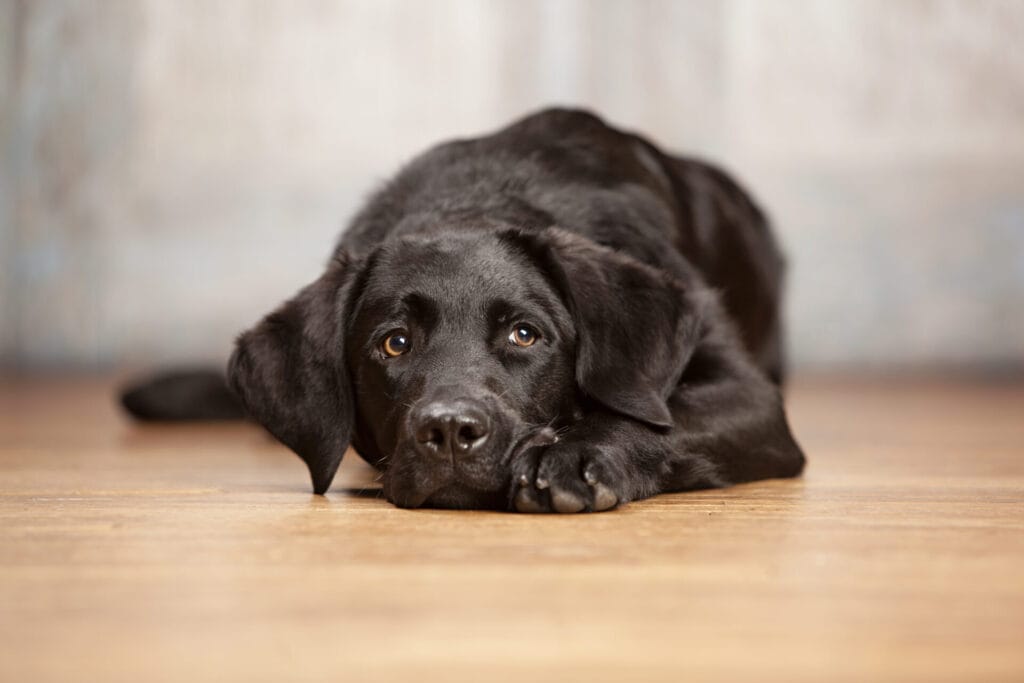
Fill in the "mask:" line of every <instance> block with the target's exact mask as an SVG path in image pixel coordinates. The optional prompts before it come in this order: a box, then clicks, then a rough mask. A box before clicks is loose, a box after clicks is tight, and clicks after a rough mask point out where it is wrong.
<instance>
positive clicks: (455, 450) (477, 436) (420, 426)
mask: <svg viewBox="0 0 1024 683" xmlns="http://www.w3.org/2000/svg"><path fill="white" fill-rule="evenodd" d="M413 425H414V429H415V437H416V448H417V449H418V450H419V452H420V453H422V454H424V455H442V456H446V455H451V456H453V457H456V458H462V457H467V456H471V455H474V454H475V453H476V452H477V451H479V450H480V447H481V446H482V445H483V443H484V441H486V440H487V434H488V433H489V432H490V427H491V426H490V422H489V420H488V419H487V413H486V412H485V411H484V410H483V409H482V408H481V407H480V406H478V405H476V404H475V403H474V402H472V401H468V400H460V401H436V402H433V403H429V404H427V405H426V406H424V407H423V408H422V409H420V410H419V411H417V413H416V416H415V418H414V420H413Z"/></svg>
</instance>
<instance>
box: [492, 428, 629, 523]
mask: <svg viewBox="0 0 1024 683" xmlns="http://www.w3.org/2000/svg"><path fill="white" fill-rule="evenodd" d="M624 460H625V457H624V454H623V453H621V452H619V451H618V450H616V449H613V448H611V447H609V446H605V445H595V444H588V443H585V442H559V443H556V444H553V445H551V446H548V447H547V448H539V449H534V450H533V451H530V452H529V453H526V454H524V456H523V457H522V458H521V459H520V461H519V462H518V463H517V464H516V468H515V471H514V472H513V480H512V487H513V495H512V503H513V505H514V506H515V509H516V510H518V511H519V512H560V513H573V512H603V511H604V510H610V509H612V508H614V507H616V506H617V505H619V504H620V503H624V502H626V500H627V498H626V496H625V495H624V494H625V489H624V487H623V486H622V484H623V483H624V482H625V474H624Z"/></svg>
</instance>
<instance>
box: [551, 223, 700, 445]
mask: <svg viewBox="0 0 1024 683" xmlns="http://www.w3.org/2000/svg"><path fill="white" fill-rule="evenodd" d="M544 238H545V239H546V241H547V242H548V244H549V250H550V262H549V264H548V265H547V269H548V270H549V271H550V272H551V275H552V276H553V277H554V279H555V282H556V285H557V286H559V288H560V289H561V290H562V293H563V297H564V298H565V300H566V301H567V302H568V305H569V309H570V312H571V313H572V316H573V319H574V321H575V325H576V335H577V341H576V382H577V384H578V386H579V387H580V389H581V390H582V391H583V392H584V393H585V394H586V395H588V396H590V397H591V398H594V399H596V400H597V401H598V402H600V403H601V404H603V405H605V406H606V407H608V408H611V409H612V410H614V411H616V412H619V413H622V414H624V415H627V416H629V417H632V418H634V419H636V420H640V421H641V422H645V423H647V424H649V425H652V426H655V427H663V428H667V427H670V426H672V416H671V413H670V412H669V409H668V405H667V403H666V401H667V399H668V397H669V395H670V394H671V393H672V391H673V389H675V387H676V385H677V384H678V383H679V378H680V377H681V376H682V373H683V370H684V368H685V367H686V364H687V362H688V361H689V359H690V356H691V355H692V354H693V351H694V349H695V348H696V346H697V342H698V338H699V335H700V329H701V319H700V318H701V316H700V314H699V306H698V305H697V304H696V303H695V299H694V298H692V297H690V296H688V292H687V291H686V288H685V286H684V285H683V283H681V282H680V281H678V280H676V279H674V278H673V277H671V276H670V275H669V274H667V273H665V272H664V271H661V270H658V269H656V268H652V267H650V266H648V265H646V264H644V263H641V262H640V261H637V260H636V259H633V258H631V257H629V256H627V255H625V254H622V253H620V252H616V251H613V250H611V249H608V248H606V247H603V246H601V245H599V244H597V243H595V242H592V241H590V240H588V239H585V238H582V237H580V236H578V235H574V234H571V233H568V232H565V231H563V230H559V229H556V228H551V229H548V230H547V231H545V233H544Z"/></svg>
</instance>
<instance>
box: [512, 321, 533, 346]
mask: <svg viewBox="0 0 1024 683" xmlns="http://www.w3.org/2000/svg"><path fill="white" fill-rule="evenodd" d="M538 336H539V335H538V334H537V330H535V329H533V328H532V327H530V326H529V325H522V324H520V325H516V326H515V327H513V328H512V331H511V332H509V334H508V341H509V343H511V344H515V345H516V346H521V347H523V348H524V349H525V348H526V347H527V346H533V345H534V343H535V342H536V341H537V337H538Z"/></svg>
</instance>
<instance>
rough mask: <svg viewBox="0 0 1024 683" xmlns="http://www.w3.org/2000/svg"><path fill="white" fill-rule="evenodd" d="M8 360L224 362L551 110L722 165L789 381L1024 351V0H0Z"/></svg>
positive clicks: (2, 341)
mask: <svg viewBox="0 0 1024 683" xmlns="http://www.w3.org/2000/svg"><path fill="white" fill-rule="evenodd" d="M0 103H2V104H0V144H2V147H0V364H2V365H3V366H4V367H5V368H6V369H7V370H15V371H18V370H25V371H37V370H49V369H55V370H90V371H91V370H105V369H109V368H117V369H125V368H142V367H146V366H152V365H160V364H163V363H168V362H182V361H197V360H214V361H219V360H223V359H224V358H226V357H227V354H228V352H229V349H230V345H231V342H232V339H233V337H234V335H235V334H237V333H238V332H239V331H240V330H241V329H243V328H244V327H246V326H248V325H250V324H251V323H252V322H254V321H255V320H256V319H257V318H258V317H259V316H261V315H262V314H263V313H265V312H267V311H268V310H269V309H270V308H271V307H272V306H274V305H276V304H277V303H278V302H280V301H281V300H283V299H284V298H286V297H288V296H290V295H291V294H292V293H293V292H294V290H296V289H297V288H298V287H299V286H300V285H302V284H304V283H305V282H307V281H309V280H312V279H313V278H314V277H316V275H317V274H318V273H319V271H320V269H321V267H322V265H323V263H324V262H325V259H326V257H327V255H328V253H329V251H330V249H331V246H332V244H333V242H334V240H335V238H336V237H337V235H338V233H339V232H340V230H341V229H342V228H343V226H344V224H345V221H346V219H347V217H348V216H350V215H351V214H352V213H353V212H354V210H355V209H356V208H357V207H358V205H359V203H360V201H361V200H362V199H363V198H364V197H365V196H366V194H367V193H368V192H369V191H371V190H372V189H373V188H375V187H376V186H377V185H378V184H379V183H380V182H381V181H382V180H383V179H384V178H386V177H387V176H388V175H389V174H390V173H392V172H393V171H394V170H395V169H396V168H397V167H398V165H400V164H401V163H403V162H404V161H406V160H408V159H409V158H410V157H411V156H413V155H415V154H417V153H418V152H420V151H422V150H423V149H424V148H426V147H427V146H429V145H431V144H433V143H435V142H437V141H439V140H442V139H445V138H449V137H453V136H466V135H473V134H478V133H483V132H486V131H489V130H492V129H495V128H498V127H500V126H503V125H504V124H506V123H507V122H509V121H510V120H512V119H514V118H517V117H519V116H521V115H523V114H525V113H527V112H529V111H531V110H533V109H535V108H539V107H541V106H545V105H550V104H564V105H580V106H585V107H589V108H592V109H594V110H595V111H597V112H599V113H600V114H601V115H603V116H604V117H606V118H607V119H608V120H610V121H611V122H613V123H616V124H619V125H621V126H624V127H627V128H631V129H635V130H638V131H641V132H643V133H645V134H647V135H648V136H649V137H651V138H652V139H653V140H655V141H656V142H658V143H659V144H661V145H662V146H663V147H665V148H667V149H670V150H674V151H677V152H682V153H689V154H694V155H699V156H702V157H706V158H708V159H711V160H713V161H716V162H718V163H721V164H723V165H725V166H726V167H727V168H729V169H730V170H731V171H732V172H733V173H734V174H735V175H737V176H738V177H739V178H740V179H741V180H742V181H743V182H744V184H745V185H746V186H747V187H748V188H749V189H750V190H752V191H753V192H754V193H755V195H756V196H757V198H758V199H759V200H760V202H761V204H762V205H763V206H764V207H765V208H766V209H767V210H768V212H769V213H770V214H771V215H772V216H773V218H774V223H775V226H776V229H777V231H778V233H779V235H780V237H781V239H782V241H783V243H784V245H785V249H786V251H787V253H788V255H789V258H790V262H791V274H790V280H789V299H788V301H787V307H788V320H789V337H790V349H791V354H790V355H791V358H792V362H793V365H794V366H795V367H796V368H797V370H802V371H807V372H815V371H826V372H827V371H837V372H851V371H908V372H916V371H932V372H934V371H943V372H949V371H983V372H986V373H999V374H1001V373H1016V372H1019V371H1021V370H1024V2H1020V1H1001V2H1000V1H996V0H961V1H938V0H936V1H928V0H786V1H778V2H767V1H765V0H723V1H720V2H710V1H704V0H700V1H694V2H681V1H660V2H659V1H639V0H632V1H629V2H627V1H624V0H623V1H611V0H608V1H599V0H549V1H544V2H541V1H524V0H480V1H477V0H440V1H439V0H433V1H431V2H414V1H412V0H409V1H389V2H385V1H381V0H372V1H370V0H368V1H365V2H356V1H335V2H327V1H321V0H252V1H249V0H174V1H170V0H132V1H121V0H96V1H94V2H86V1H70V0H65V1H58V0H20V1H19V0H0Z"/></svg>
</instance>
